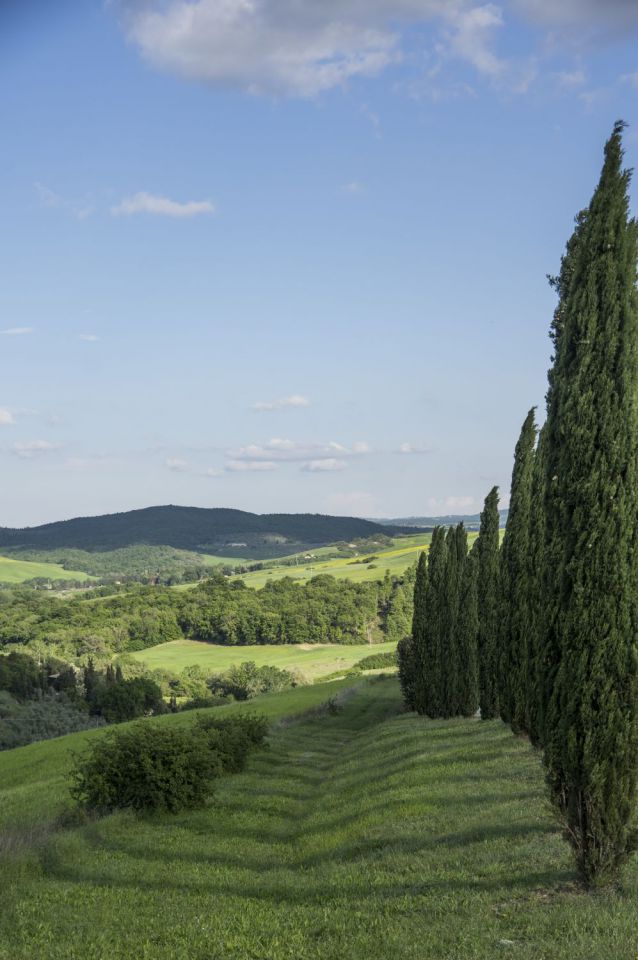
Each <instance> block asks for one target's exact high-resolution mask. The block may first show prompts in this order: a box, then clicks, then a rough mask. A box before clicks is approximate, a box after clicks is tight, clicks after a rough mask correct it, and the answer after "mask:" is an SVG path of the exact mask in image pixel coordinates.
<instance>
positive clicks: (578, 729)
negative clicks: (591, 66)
mask: <svg viewBox="0 0 638 960" xmlns="http://www.w3.org/2000/svg"><path fill="white" fill-rule="evenodd" d="M622 128H623V125H622V124H620V123H619V124H616V126H615V128H614V132H613V134H612V136H611V138H610V140H609V141H608V143H607V145H606V148H605V163H604V166H603V171H602V175H601V179H600V182H599V185H598V187H597V189H596V192H595V194H594V196H593V198H592V201H591V203H590V205H589V208H588V209H587V211H586V213H585V215H584V217H582V218H581V222H580V224H579V229H578V239H577V242H576V243H575V247H574V249H573V251H572V255H571V262H570V264H569V269H570V274H571V275H570V277H569V281H568V284H567V288H566V289H565V290H563V291H562V293H563V302H562V310H561V316H560V323H561V329H560V331H559V337H558V344H557V350H556V357H555V361H554V367H553V370H552V372H551V377H550V392H549V395H548V417H547V460H546V482H547V487H548V490H547V496H546V510H547V514H546V517H547V537H546V552H545V557H546V564H547V566H546V569H547V571H548V574H549V573H550V572H551V576H552V582H553V584H554V585H555V588H554V590H553V593H552V597H551V598H550V619H549V622H548V623H547V624H546V625H545V628H544V631H543V637H542V651H541V653H542V662H543V665H544V666H543V669H542V671H541V674H542V681H543V698H544V702H545V703H546V712H545V717H544V722H543V740H544V745H545V763H546V766H547V771H548V781H549V784H550V789H551V792H552V796H553V799H554V801H555V803H556V805H557V807H558V809H559V811H560V814H561V817H562V820H563V822H564V824H565V828H566V835H567V836H568V838H569V839H570V842H571V843H572V845H573V848H574V850H575V853H576V858H577V864H578V868H579V872H580V875H581V877H582V879H583V881H584V882H585V884H587V885H589V886H591V885H595V884H599V883H604V882H606V881H609V880H613V879H615V877H616V876H617V874H618V870H619V868H620V866H621V865H622V863H623V862H624V860H625V859H626V857H627V856H628V854H629V853H630V852H631V850H632V849H633V848H634V846H635V840H636V837H635V835H634V833H633V832H632V830H631V827H630V820H631V816H632V814H633V812H634V807H635V794H636V771H637V763H638V724H637V719H638V716H637V697H638V687H637V675H638V666H637V651H636V629H637V625H638V596H637V592H638V586H637V585H638V537H637V534H638V471H637V461H638V417H637V412H636V402H637V394H638V382H637V380H638V303H637V296H636V250H637V241H638V230H637V229H636V224H635V223H634V221H633V220H630V219H629V217H628V196H627V191H628V183H629V174H628V173H627V172H624V171H623V170H622V144H621V136H622ZM545 582H546V583H548V582H549V577H548V579H546V581H545Z"/></svg>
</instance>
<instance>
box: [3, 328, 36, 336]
mask: <svg viewBox="0 0 638 960" xmlns="http://www.w3.org/2000/svg"><path fill="white" fill-rule="evenodd" d="M1 332H2V333H3V334H4V335H5V337H22V336H24V335H25V334H27V333H33V327H9V328H8V329H7V330H2V331H1Z"/></svg>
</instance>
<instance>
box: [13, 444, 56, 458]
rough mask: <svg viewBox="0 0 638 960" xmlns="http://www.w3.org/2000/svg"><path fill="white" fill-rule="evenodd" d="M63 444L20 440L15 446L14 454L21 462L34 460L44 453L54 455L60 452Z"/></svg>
mask: <svg viewBox="0 0 638 960" xmlns="http://www.w3.org/2000/svg"><path fill="white" fill-rule="evenodd" d="M60 447H61V444H59V443H51V442H50V441H49V440H19V441H17V442H16V443H14V444H13V452H14V453H15V455H16V457H20V459H21V460H32V459H33V458H34V457H39V456H40V455H41V454H44V453H53V452H54V451H56V450H59V449H60Z"/></svg>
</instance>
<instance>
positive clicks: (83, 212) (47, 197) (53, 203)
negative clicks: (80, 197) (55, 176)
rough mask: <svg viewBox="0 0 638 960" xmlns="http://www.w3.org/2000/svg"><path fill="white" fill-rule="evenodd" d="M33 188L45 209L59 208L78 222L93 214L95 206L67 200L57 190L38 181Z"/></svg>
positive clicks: (84, 202) (85, 202)
mask: <svg viewBox="0 0 638 960" xmlns="http://www.w3.org/2000/svg"><path fill="white" fill-rule="evenodd" d="M33 186H34V187H35V190H36V193H37V194H38V197H39V199H40V203H41V204H42V205H43V206H44V207H51V208H58V209H61V210H64V211H66V212H67V213H70V214H72V216H74V217H75V218H76V219H77V220H86V218H87V217H89V216H90V215H91V214H92V213H93V206H92V204H90V203H89V202H87V201H86V200H85V201H82V202H78V201H75V200H66V199H65V198H64V197H61V196H60V194H59V193H56V192H55V190H51V189H50V187H47V186H45V185H44V184H43V183H39V182H38V181H36V182H35V183H34V184H33Z"/></svg>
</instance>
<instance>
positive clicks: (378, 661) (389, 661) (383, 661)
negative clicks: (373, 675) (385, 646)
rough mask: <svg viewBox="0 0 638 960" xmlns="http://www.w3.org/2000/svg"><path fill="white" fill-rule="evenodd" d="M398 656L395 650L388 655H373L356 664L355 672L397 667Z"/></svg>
mask: <svg viewBox="0 0 638 960" xmlns="http://www.w3.org/2000/svg"><path fill="white" fill-rule="evenodd" d="M396 665H397V655H396V653H395V652H394V651H393V650H388V651H387V652H386V653H372V654H370V656H369V657H364V658H363V659H362V660H358V661H357V663H355V665H354V667H353V669H355V670H381V669H382V668H383V667H396Z"/></svg>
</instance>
